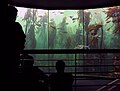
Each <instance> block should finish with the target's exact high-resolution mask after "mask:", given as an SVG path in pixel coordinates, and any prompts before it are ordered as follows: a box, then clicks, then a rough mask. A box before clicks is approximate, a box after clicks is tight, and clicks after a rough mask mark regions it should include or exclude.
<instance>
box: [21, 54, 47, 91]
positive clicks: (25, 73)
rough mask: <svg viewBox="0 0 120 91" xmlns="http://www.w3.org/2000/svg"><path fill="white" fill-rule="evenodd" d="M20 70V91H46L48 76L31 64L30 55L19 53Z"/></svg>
mask: <svg viewBox="0 0 120 91" xmlns="http://www.w3.org/2000/svg"><path fill="white" fill-rule="evenodd" d="M21 59H23V60H22V62H21V72H20V76H19V86H20V87H19V88H20V89H19V90H20V91H48V76H47V75H45V74H44V72H43V71H42V70H40V69H39V68H38V67H36V66H33V64H34V59H33V57H32V56H31V55H28V54H23V55H21Z"/></svg>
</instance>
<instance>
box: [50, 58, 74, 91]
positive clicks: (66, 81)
mask: <svg viewBox="0 0 120 91" xmlns="http://www.w3.org/2000/svg"><path fill="white" fill-rule="evenodd" d="M64 69H65V63H64V61H62V60H58V61H57V62H56V70H57V73H55V74H51V75H50V76H49V82H50V91H72V84H73V75H72V74H70V73H65V72H64Z"/></svg>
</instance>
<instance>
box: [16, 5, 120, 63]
mask: <svg viewBox="0 0 120 91" xmlns="http://www.w3.org/2000/svg"><path fill="white" fill-rule="evenodd" d="M116 7H117V8H116ZM111 8H114V10H113V11H111V12H110V11H109V9H111ZM17 9H18V17H17V20H16V21H17V22H19V23H20V24H21V25H22V28H23V31H24V33H25V34H26V43H25V49H83V48H85V49H86V48H89V49H120V6H115V7H107V8H98V9H86V10H42V9H32V8H30V9H28V8H22V7H17ZM109 16H110V17H109ZM107 18H109V19H108V20H107ZM114 20H115V22H114ZM34 57H35V58H36V59H48V58H49V59H50V58H51V59H59V58H61V59H68V60H74V57H75V56H74V55H72V54H69V55H68V54H64V55H62V54H60V55H39V54H36V55H34ZM82 57H83V56H80V55H79V56H77V58H82ZM93 57H94V58H96V56H93ZM69 62H70V61H69ZM41 63H42V62H41ZM52 63H53V64H50V63H46V62H43V63H42V64H44V65H45V64H50V65H54V62H52ZM72 63H73V64H74V62H72ZM72 63H68V64H72ZM78 64H83V61H81V62H80V61H78Z"/></svg>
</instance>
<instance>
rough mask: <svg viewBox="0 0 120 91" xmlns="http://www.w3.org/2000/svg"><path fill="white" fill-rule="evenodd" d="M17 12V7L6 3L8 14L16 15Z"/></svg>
mask: <svg viewBox="0 0 120 91" xmlns="http://www.w3.org/2000/svg"><path fill="white" fill-rule="evenodd" d="M17 12H18V10H17V8H15V7H14V6H12V5H8V14H11V15H17Z"/></svg>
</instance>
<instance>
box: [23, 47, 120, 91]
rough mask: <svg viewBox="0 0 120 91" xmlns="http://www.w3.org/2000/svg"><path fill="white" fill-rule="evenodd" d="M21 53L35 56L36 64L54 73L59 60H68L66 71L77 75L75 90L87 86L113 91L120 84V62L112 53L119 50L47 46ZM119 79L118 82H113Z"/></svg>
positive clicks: (93, 88) (95, 90) (75, 77)
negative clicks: (54, 47) (49, 48)
mask: <svg viewBox="0 0 120 91" xmlns="http://www.w3.org/2000/svg"><path fill="white" fill-rule="evenodd" d="M21 53H27V54H31V55H33V57H34V58H35V63H36V64H35V66H38V67H40V69H42V70H43V71H44V72H45V74H47V75H49V74H51V73H54V72H55V62H56V60H58V59H63V60H64V61H65V63H66V72H68V73H69V72H70V73H72V74H73V76H74V84H73V91H79V90H85V89H88V90H85V91H102V90H103V89H109V90H111V91H113V89H115V88H116V87H117V85H120V84H119V83H120V80H119V79H120V70H117V71H116V70H115V67H116V66H117V67H120V64H117V65H114V64H113V60H114V58H113V56H114V55H116V54H120V50H119V49H90V50H89V49H54V50H47V49H44V50H24V51H22V52H21ZM35 54H36V55H37V57H38V58H37V57H36V55H35ZM41 55H42V56H41ZM61 55H62V57H61ZM39 56H40V58H39ZM115 60H120V59H119V58H117V59H115ZM116 79H118V80H117V82H116V83H113V84H111V82H112V81H114V80H116ZM91 81H92V82H94V83H91ZM113 86H114V87H113ZM110 88H111V89H110ZM90 89H91V90H90ZM104 91H107V90H104Z"/></svg>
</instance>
